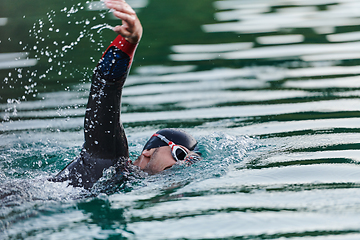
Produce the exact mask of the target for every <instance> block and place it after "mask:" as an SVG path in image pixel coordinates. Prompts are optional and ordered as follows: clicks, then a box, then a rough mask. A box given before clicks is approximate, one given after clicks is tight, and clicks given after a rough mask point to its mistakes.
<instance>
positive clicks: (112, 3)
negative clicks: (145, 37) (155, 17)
mask: <svg viewBox="0 0 360 240" xmlns="http://www.w3.org/2000/svg"><path fill="white" fill-rule="evenodd" d="M105 4H106V6H107V7H108V8H110V9H113V10H114V12H113V14H114V16H115V17H117V18H119V19H121V20H122V25H121V26H116V27H114V31H115V32H116V33H118V34H120V35H121V36H123V37H124V38H125V39H126V40H128V41H129V42H130V43H133V44H136V43H138V42H139V41H140V39H141V36H142V31H143V30H142V26H141V23H140V20H139V19H138V17H137V16H136V13H135V11H134V10H133V9H132V8H131V7H130V5H129V4H127V3H126V2H125V1H124V0H105Z"/></svg>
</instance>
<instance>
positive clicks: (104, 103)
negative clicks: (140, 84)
mask: <svg viewBox="0 0 360 240" xmlns="http://www.w3.org/2000/svg"><path fill="white" fill-rule="evenodd" d="M106 5H107V6H108V7H109V8H111V9H113V11H114V12H113V13H114V15H115V16H116V17H118V18H119V19H121V20H122V25H118V26H116V27H115V28H114V31H115V32H117V33H118V34H119V36H118V37H117V38H116V39H115V40H114V41H113V42H112V43H111V45H110V46H109V47H108V49H107V50H106V51H105V53H104V55H103V57H102V58H101V60H100V62H99V64H98V65H97V67H96V69H95V71H94V75H93V79H92V86H91V91H90V95H89V100H88V105H87V109H86V114H85V124H84V131H85V144H84V148H85V150H86V151H87V152H88V153H90V154H91V155H93V156H94V157H97V158H106V159H118V158H119V157H128V145H127V140H126V136H125V132H124V129H123V127H122V125H121V121H120V108H121V95H122V87H123V85H124V83H125V80H126V77H127V75H128V72H129V70H130V66H131V62H132V58H133V55H134V52H135V49H136V46H137V43H138V42H139V41H140V38H141V35H142V26H141V23H140V21H139V19H138V18H137V16H136V13H135V12H134V10H133V9H132V8H131V7H130V6H129V5H128V4H127V3H126V2H125V1H123V0H109V1H106Z"/></svg>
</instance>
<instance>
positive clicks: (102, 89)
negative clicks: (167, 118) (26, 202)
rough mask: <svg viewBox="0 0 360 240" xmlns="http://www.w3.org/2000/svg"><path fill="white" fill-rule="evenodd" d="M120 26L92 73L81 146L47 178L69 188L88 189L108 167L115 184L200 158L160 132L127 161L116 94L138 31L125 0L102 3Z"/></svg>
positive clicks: (173, 132)
mask: <svg viewBox="0 0 360 240" xmlns="http://www.w3.org/2000/svg"><path fill="white" fill-rule="evenodd" d="M105 4H106V6H107V7H108V8H109V9H112V10H113V14H114V16H115V17H117V18H119V19H120V20H122V25H119V26H116V27H114V29H113V30H114V32H116V33H117V34H118V36H117V37H116V38H115V40H114V41H113V42H112V43H111V44H110V46H109V47H108V48H107V50H106V51H105V53H104V54H103V56H102V58H101V59H100V61H99V63H98V65H97V66H96V68H95V70H94V74H93V77H92V84H91V89H90V94H89V99H88V103H87V107H86V113H85V121H84V135H85V143H84V145H83V148H82V150H81V152H80V154H79V156H78V157H77V158H76V159H75V160H74V161H72V162H71V163H70V164H69V165H67V166H66V167H65V168H64V169H63V170H62V171H61V172H60V173H58V174H57V175H56V176H55V177H53V178H52V179H50V180H51V181H55V182H62V181H69V184H70V185H72V186H74V187H83V188H85V189H90V188H92V186H93V185H94V184H95V183H96V182H97V181H98V180H99V179H100V178H101V177H102V176H103V172H104V170H106V169H109V168H110V167H113V168H114V169H116V173H117V174H118V175H119V176H120V178H119V179H120V180H119V181H125V180H126V176H127V174H128V173H129V172H131V171H134V169H135V168H136V167H134V166H137V169H140V170H142V171H144V172H147V173H148V174H156V173H159V172H161V171H163V170H165V169H168V168H170V167H171V166H173V165H174V164H177V163H178V164H185V165H190V164H192V163H194V162H196V161H199V160H200V159H201V157H200V155H199V154H198V153H196V152H197V141H196V140H195V139H194V138H193V137H192V136H191V135H190V134H188V133H186V132H185V131H182V130H179V129H172V128H167V129H161V130H159V131H157V132H156V133H155V134H154V135H152V136H151V137H150V139H149V140H148V142H147V143H146V144H145V146H144V148H143V150H142V153H141V155H140V156H139V157H138V158H137V159H136V160H135V161H134V163H132V162H131V161H130V160H129V150H128V142H127V138H126V135H125V131H124V128H123V126H122V123H121V120H120V113H121V111H120V108H121V95H122V88H123V86H124V83H125V80H126V78H127V76H128V74H129V70H130V67H131V63H132V60H133V57H134V54H135V50H136V47H137V45H138V44H139V41H140V39H141V36H142V33H143V29H142V25H141V23H140V20H139V19H138V17H137V15H136V13H135V11H134V10H133V9H132V8H131V7H130V6H129V5H128V4H127V3H126V2H125V1H124V0H106V1H105Z"/></svg>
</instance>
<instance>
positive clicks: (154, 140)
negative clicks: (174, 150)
mask: <svg viewBox="0 0 360 240" xmlns="http://www.w3.org/2000/svg"><path fill="white" fill-rule="evenodd" d="M156 133H158V134H161V135H163V136H165V137H166V138H167V139H169V140H170V141H172V142H174V143H175V144H177V145H182V146H184V147H186V148H187V149H189V150H190V151H194V149H195V147H196V144H197V141H196V140H195V138H194V137H193V136H191V135H190V134H188V133H187V132H185V131H183V130H180V129H176V128H164V129H161V130H159V131H157V132H156ZM162 146H167V144H166V143H165V142H164V141H162V140H161V139H160V138H158V137H155V136H152V137H151V138H150V139H149V141H147V143H146V144H145V146H144V149H143V150H145V149H151V148H158V147H162Z"/></svg>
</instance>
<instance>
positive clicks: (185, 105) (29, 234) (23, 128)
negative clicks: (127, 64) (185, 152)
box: [0, 0, 360, 240]
mask: <svg viewBox="0 0 360 240" xmlns="http://www.w3.org/2000/svg"><path fill="white" fill-rule="evenodd" d="M128 2H129V4H130V5H132V6H133V7H134V8H135V9H136V11H137V12H138V16H139V18H140V19H141V21H142V24H143V26H144V36H143V39H142V41H141V43H140V45H139V47H138V49H137V54H136V56H135V60H134V63H133V66H132V70H131V74H130V76H129V78H128V80H127V83H126V86H125V89H124V95H123V108H122V112H123V114H122V118H123V122H124V125H125V127H126V132H127V135H128V139H129V144H130V153H131V159H135V157H136V156H137V155H138V154H139V153H140V151H141V149H142V146H143V144H144V143H145V142H146V140H147V138H148V137H149V136H151V134H152V133H153V132H154V131H156V130H157V129H159V128H163V127H179V128H183V129H185V130H187V131H189V132H191V133H192V134H193V135H194V136H195V137H196V138H197V139H198V140H199V142H200V148H201V151H202V153H203V156H204V161H202V162H199V163H197V164H195V165H193V166H192V167H190V168H181V167H179V166H177V167H173V168H172V169H169V170H167V171H165V172H163V173H162V174H159V175H156V176H151V177H148V178H145V179H140V180H139V181H137V182H133V183H129V185H128V186H127V188H125V190H120V189H119V191H118V192H116V193H114V194H111V195H104V194H100V195H98V196H96V197H94V196H92V197H89V196H88V193H87V192H86V191H84V190H82V189H74V188H71V187H67V186H66V184H65V183H64V184H62V183H50V182H47V181H46V180H45V179H46V178H47V177H49V176H52V175H54V174H55V173H56V172H58V171H59V170H60V169H62V168H63V167H64V166H65V165H66V164H67V163H68V162H70V161H71V160H72V159H73V158H74V157H75V156H77V154H78V153H79V150H80V148H81V145H82V143H83V132H82V125H83V117H84V112H85V104H86V101H87V95H88V90H89V87H90V78H91V73H92V69H93V68H94V66H95V65H96V62H97V61H98V59H99V58H100V56H101V55H102V52H103V51H104V50H105V49H106V47H107V46H108V44H109V43H110V42H111V41H112V39H114V38H115V35H114V33H113V32H112V31H111V30H109V29H108V28H106V26H107V25H106V24H109V25H111V26H114V25H116V24H118V22H117V20H116V19H114V18H113V17H112V15H111V13H108V11H107V10H104V9H102V8H101V5H93V4H99V3H98V2H85V1H71V0H67V1H57V0H55V1H50V2H43V1H31V2H29V1H22V0H17V1H8V0H3V1H1V3H0V41H1V42H0V82H1V88H0V109H1V112H0V118H1V123H0V152H1V154H0V169H1V170H0V180H1V181H0V182H1V183H0V199H1V200H0V207H1V209H0V238H1V239H60V238H62V239H121V238H125V239H316V240H318V239H327V240H328V239H359V229H360V222H359V213H360V211H359V204H360V200H359V197H360V191H359V186H360V177H359V176H360V169H359V164H358V162H359V160H360V158H359V153H360V151H359V146H360V144H359V136H360V135H359V132H360V131H359V129H360V128H359V116H360V107H359V106H360V104H359V103H360V101H359V95H360V77H359V73H360V65H359V63H360V61H359V59H360V27H359V23H360V3H359V1H357V0H341V1H339V0H338V1H330V0H316V1H307V0H302V1H295V0H293V1H280V0H279V1H270V0H256V1H255V0H251V1H250V0H231V1H210V0H197V1H164V0H148V1H146V0H132V1H130V0H129V1H128ZM99 6H100V7H99Z"/></svg>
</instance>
